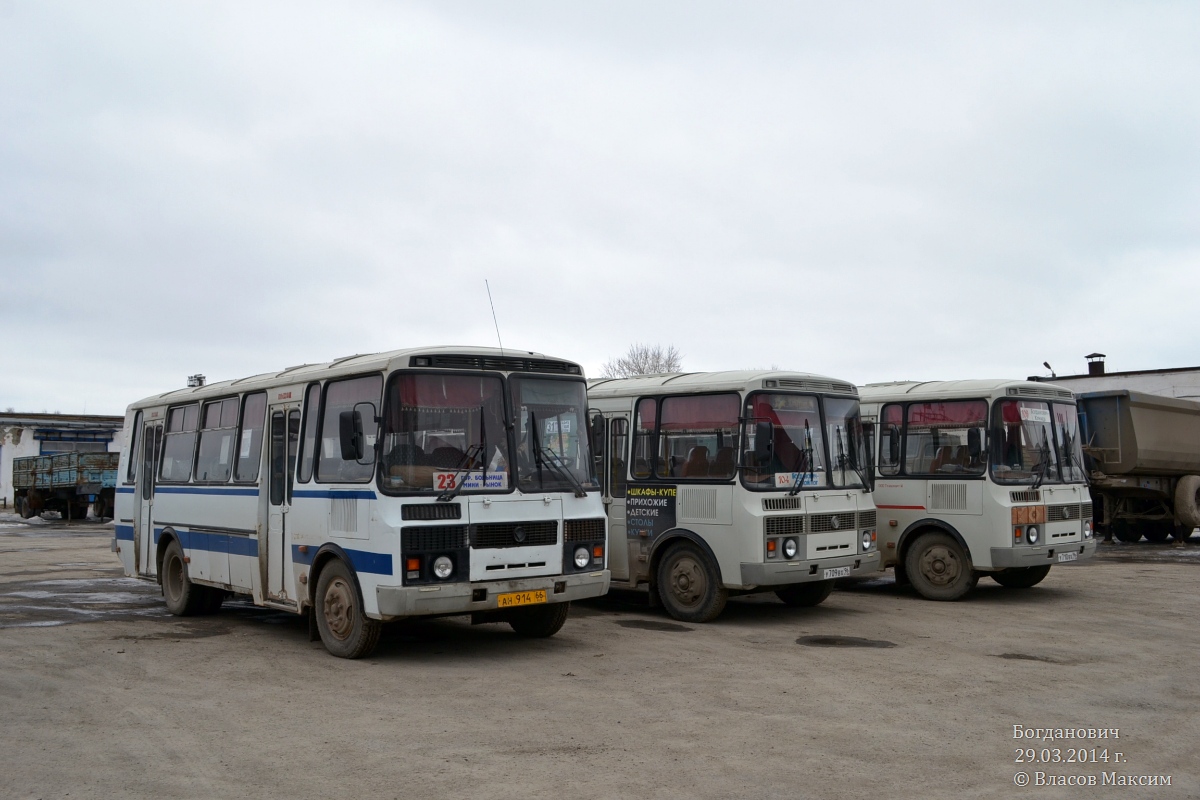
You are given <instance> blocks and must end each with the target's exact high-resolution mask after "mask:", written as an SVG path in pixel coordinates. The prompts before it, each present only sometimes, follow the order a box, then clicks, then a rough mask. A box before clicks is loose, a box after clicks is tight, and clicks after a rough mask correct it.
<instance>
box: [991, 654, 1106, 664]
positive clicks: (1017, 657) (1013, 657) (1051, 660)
mask: <svg viewBox="0 0 1200 800" xmlns="http://www.w3.org/2000/svg"><path fill="white" fill-rule="evenodd" d="M996 658H1003V659H1007V660H1010V661H1040V662H1041V663H1043V664H1058V665H1060V666H1065V667H1074V666H1078V665H1080V664H1085V663H1087V661H1086V660H1083V659H1073V658H1055V657H1053V656H1038V655H1034V654H1032V653H1000V654H999V655H997V656H996Z"/></svg>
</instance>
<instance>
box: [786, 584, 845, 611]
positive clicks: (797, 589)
mask: <svg viewBox="0 0 1200 800" xmlns="http://www.w3.org/2000/svg"><path fill="white" fill-rule="evenodd" d="M832 593H833V581H812V582H811V583H798V584H796V585H795V586H785V587H783V588H782V589H776V590H775V596H776V597H778V598H779V599H780V600H782V601H783V603H784V605H788V606H791V607H792V608H812V607H813V606H819V605H821V603H823V602H825V599H826V598H827V597H829V595H830V594H832Z"/></svg>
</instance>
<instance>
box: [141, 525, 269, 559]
mask: <svg viewBox="0 0 1200 800" xmlns="http://www.w3.org/2000/svg"><path fill="white" fill-rule="evenodd" d="M172 530H174V531H175V535H176V536H178V537H179V544H180V546H182V547H183V549H184V550H205V551H207V552H210V553H228V554H229V555H231V556H250V557H251V558H257V557H258V539H257V538H255V537H253V536H233V535H230V534H228V533H206V532H205V531H191V530H187V529H184V528H173V529H172ZM162 532H163V529H162V528H155V529H154V543H155V544H158V540H159V537H161V536H162ZM130 538H131V539H132V538H133V529H132V528H130Z"/></svg>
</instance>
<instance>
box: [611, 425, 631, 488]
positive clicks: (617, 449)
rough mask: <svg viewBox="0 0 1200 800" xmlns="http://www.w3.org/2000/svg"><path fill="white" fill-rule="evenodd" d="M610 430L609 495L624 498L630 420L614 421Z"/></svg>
mask: <svg viewBox="0 0 1200 800" xmlns="http://www.w3.org/2000/svg"><path fill="white" fill-rule="evenodd" d="M609 429H610V430H611V432H612V437H611V441H610V443H609V447H608V459H609V462H608V464H609V473H608V475H609V477H608V486H609V494H610V495H611V496H612V497H624V496H625V484H626V478H625V467H626V462H625V456H626V455H627V453H628V449H627V448H628V445H629V420H626V419H620V418H618V419H614V420H612V421H611V422H610V423H609Z"/></svg>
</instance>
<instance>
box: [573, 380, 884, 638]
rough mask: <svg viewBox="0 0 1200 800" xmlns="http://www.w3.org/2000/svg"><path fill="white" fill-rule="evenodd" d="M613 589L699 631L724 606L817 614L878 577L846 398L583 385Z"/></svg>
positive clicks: (726, 383) (856, 426) (706, 385)
mask: <svg viewBox="0 0 1200 800" xmlns="http://www.w3.org/2000/svg"><path fill="white" fill-rule="evenodd" d="M588 401H589V403H590V405H591V408H592V409H593V411H592V414H593V422H592V427H593V442H602V443H603V444H602V446H601V445H598V446H597V447H596V448H595V449H597V450H599V451H602V456H601V458H602V465H601V469H599V470H598V472H600V473H601V474H602V475H603V476H604V479H603V483H604V502H605V504H606V505H607V506H608V523H609V530H610V534H611V539H610V542H611V544H610V548H609V566H610V568H611V570H612V576H613V585H614V586H616V587H621V588H637V587H640V586H645V587H647V588H648V589H649V591H650V595H651V598H652V602H653V601H654V600H655V599H657V601H658V602H660V603H661V604H662V606H663V607H664V608H665V609H666V611H667V613H668V614H670V615H671V616H672V617H674V618H676V619H679V620H685V621H690V622H706V621H708V620H711V619H713V618H715V617H716V616H717V615H718V614H720V613H721V610H722V609H723V608H724V607H725V602H726V600H727V599H728V597H729V596H730V595H731V594H746V593H751V592H767V591H774V592H775V593H776V594H777V595H778V596H779V598H780V599H781V600H783V602H785V603H787V604H789V605H793V606H812V605H817V604H818V603H820V602H821V601H823V600H824V599H825V598H826V597H828V596H829V593H830V591H831V590H832V589H833V583H834V580H835V579H837V578H840V577H847V576H850V575H854V574H858V573H865V572H870V571H872V570H875V569H877V568H878V565H879V552H878V549H877V547H876V544H875V537H876V534H875V506H874V504H873V503H872V502H871V495H870V489H869V474H868V471H867V468H866V448H865V445H864V441H863V437H862V428H861V425H860V420H859V407H858V393H857V391H856V389H855V387H854V386H853V385H852V384H849V383H843V382H841V381H836V380H831V379H829V378H823V377H819V376H815V375H807V374H804V373H793V372H777V371H771V372H764V371H748V372H712V373H691V374H672V375H656V376H651V377H643V378H628V379H621V380H598V381H593V382H592V383H591V384H590V385H589V387H588Z"/></svg>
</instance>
